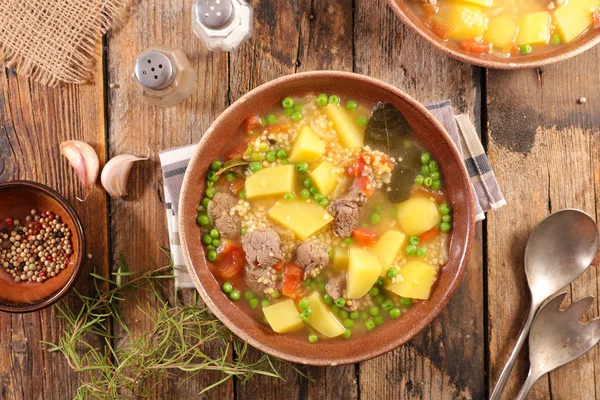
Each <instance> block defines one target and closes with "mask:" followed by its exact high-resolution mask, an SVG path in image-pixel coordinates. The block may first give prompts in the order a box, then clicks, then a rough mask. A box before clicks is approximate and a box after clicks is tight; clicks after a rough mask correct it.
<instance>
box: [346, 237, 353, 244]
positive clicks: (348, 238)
mask: <svg viewBox="0 0 600 400" xmlns="http://www.w3.org/2000/svg"><path fill="white" fill-rule="evenodd" d="M352 242H353V240H352V238H351V237H347V238H344V243H346V244H352Z"/></svg>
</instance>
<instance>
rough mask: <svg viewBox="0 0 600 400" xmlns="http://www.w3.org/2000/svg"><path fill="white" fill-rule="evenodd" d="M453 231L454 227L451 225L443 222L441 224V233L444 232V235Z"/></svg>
mask: <svg viewBox="0 0 600 400" xmlns="http://www.w3.org/2000/svg"><path fill="white" fill-rule="evenodd" d="M451 230H452V225H450V224H449V223H448V222H442V223H441V224H440V231H442V232H444V233H448V232H450V231H451Z"/></svg>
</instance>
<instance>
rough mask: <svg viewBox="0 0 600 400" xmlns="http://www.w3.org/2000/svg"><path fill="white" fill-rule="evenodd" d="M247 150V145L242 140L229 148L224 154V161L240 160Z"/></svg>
mask: <svg viewBox="0 0 600 400" xmlns="http://www.w3.org/2000/svg"><path fill="white" fill-rule="evenodd" d="M247 149H248V143H247V142H246V141H245V140H243V141H241V142H240V143H237V144H235V145H233V146H232V147H231V148H229V150H227V151H226V152H225V159H226V160H233V159H236V158H242V157H243V156H244V153H245V152H246V150H247Z"/></svg>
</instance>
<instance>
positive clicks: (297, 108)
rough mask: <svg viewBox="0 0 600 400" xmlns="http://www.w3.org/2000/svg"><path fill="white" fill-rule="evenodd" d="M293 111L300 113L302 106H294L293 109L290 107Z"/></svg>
mask: <svg viewBox="0 0 600 400" xmlns="http://www.w3.org/2000/svg"><path fill="white" fill-rule="evenodd" d="M292 108H293V109H294V111H297V112H300V111H302V104H294V107H292Z"/></svg>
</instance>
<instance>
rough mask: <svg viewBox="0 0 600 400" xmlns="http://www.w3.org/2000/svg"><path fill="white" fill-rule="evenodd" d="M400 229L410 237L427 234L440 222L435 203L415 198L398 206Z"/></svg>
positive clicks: (426, 199) (423, 198) (419, 197)
mask: <svg viewBox="0 0 600 400" xmlns="http://www.w3.org/2000/svg"><path fill="white" fill-rule="evenodd" d="M397 207H398V222H399V223H400V228H402V230H403V231H404V233H406V234H407V235H410V236H413V235H415V236H418V235H420V234H422V233H425V232H427V231H428V230H430V229H431V228H433V227H434V226H436V225H437V223H438V222H440V212H439V210H438V207H437V205H436V204H435V202H433V201H431V200H430V199H429V198H427V197H422V196H416V197H411V198H410V199H408V200H406V201H403V202H402V203H400V204H398V206H397Z"/></svg>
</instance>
